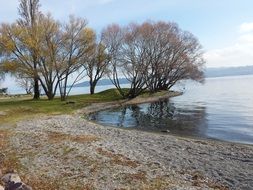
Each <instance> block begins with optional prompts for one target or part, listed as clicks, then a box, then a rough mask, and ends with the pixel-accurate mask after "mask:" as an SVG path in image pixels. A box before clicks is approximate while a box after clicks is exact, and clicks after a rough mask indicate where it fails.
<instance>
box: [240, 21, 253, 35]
mask: <svg viewBox="0 0 253 190" xmlns="http://www.w3.org/2000/svg"><path fill="white" fill-rule="evenodd" d="M239 31H240V32H241V33H247V32H253V22H245V23H242V24H241V25H240V27H239Z"/></svg>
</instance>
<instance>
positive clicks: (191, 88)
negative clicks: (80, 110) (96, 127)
mask: <svg viewBox="0 0 253 190" xmlns="http://www.w3.org/2000/svg"><path fill="white" fill-rule="evenodd" d="M252 85H253V76H251V75H248V76H234V77H220V78H208V79H206V82H205V84H203V85H201V84H197V83H192V82H187V83H186V84H181V85H178V86H177V88H176V89H177V90H178V89H179V90H183V91H184V94H183V95H182V96H178V97H174V98H171V99H170V100H167V101H162V102H156V103H146V104H141V105H135V106H127V107H121V108H117V109H112V110H106V111H101V112H98V113H95V114H92V115H91V116H90V119H91V120H93V121H95V122H97V123H100V124H102V125H105V126H114V127H122V128H128V129H138V130H145V131H153V132H168V133H170V134H175V135H180V136H193V137H200V138H214V139H219V140H224V141H230V142H240V143H247V144H253V86H252ZM165 134H166V133H165Z"/></svg>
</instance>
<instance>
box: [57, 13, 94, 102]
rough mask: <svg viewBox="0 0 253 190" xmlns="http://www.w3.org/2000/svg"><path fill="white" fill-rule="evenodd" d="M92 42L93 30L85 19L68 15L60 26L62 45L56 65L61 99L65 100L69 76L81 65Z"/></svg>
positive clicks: (92, 44)
mask: <svg viewBox="0 0 253 190" xmlns="http://www.w3.org/2000/svg"><path fill="white" fill-rule="evenodd" d="M94 43H95V32H94V31H93V30H92V29H90V28H88V27H87V21H86V20H85V19H82V18H75V17H74V16H70V19H69V22H68V23H67V24H64V25H63V26H62V46H61V48H60V50H59V57H60V62H59V63H60V64H59V65H58V66H57V74H58V80H59V81H60V83H59V87H60V94H61V99H62V100H65V99H66V96H67V95H68V92H67V85H68V79H69V76H70V75H71V74H72V73H74V72H76V71H78V70H79V69H80V67H81V66H83V62H86V60H85V59H87V57H88V54H90V53H89V52H90V51H92V49H93V46H94ZM81 73H83V72H81ZM79 76H81V75H78V76H77V78H76V80H74V82H76V81H77V80H78V77H79Z"/></svg>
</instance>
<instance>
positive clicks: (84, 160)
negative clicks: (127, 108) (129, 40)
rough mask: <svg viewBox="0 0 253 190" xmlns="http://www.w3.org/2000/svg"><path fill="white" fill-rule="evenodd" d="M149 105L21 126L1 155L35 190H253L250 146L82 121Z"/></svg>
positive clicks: (89, 108)
mask: <svg viewBox="0 0 253 190" xmlns="http://www.w3.org/2000/svg"><path fill="white" fill-rule="evenodd" d="M166 95H167V96H168V94H166ZM175 95H176V94H174V96H175ZM170 97H171V94H170ZM161 98H165V96H157V97H151V99H152V101H158V100H159V99H161ZM166 98H168V97H166ZM151 99H148V100H149V101H150V100H151ZM146 102H147V98H142V99H141V98H139V99H137V100H136V99H135V100H134V101H117V103H115V102H107V103H96V104H91V105H90V106H87V107H85V108H83V109H81V110H78V111H77V112H75V113H74V114H71V115H55V116H53V115H52V116H41V117H39V118H32V119H26V120H23V121H20V122H18V123H17V126H16V127H13V128H11V136H10V137H9V138H10V143H9V147H7V149H6V150H5V152H3V153H5V154H6V153H9V154H10V155H16V156H15V157H16V159H17V160H16V161H15V162H16V165H17V163H18V165H17V167H16V169H17V170H18V173H19V174H20V176H21V179H22V180H24V182H25V183H26V184H28V185H30V186H32V187H33V188H34V189H42V190H43V189H47V190H51V189H62V190H68V189H69V188H70V187H71V188H72V189H76V190H79V189H80V190H81V189H82V190H83V189H98V190H103V189H143V190H144V189H145V190H146V189H175V190H177V189H178V190H182V189H184V190H200V189H215V190H217V189H220V190H227V189H253V180H252V179H253V146H252V145H247V144H240V143H232V142H226V141H220V140H214V139H202V138H194V137H182V136H177V135H174V134H170V133H165V134H163V133H154V132H147V131H140V130H127V129H121V128H115V127H106V126H102V125H99V124H96V123H94V122H91V121H89V120H86V119H84V118H83V115H85V114H86V115H87V114H90V113H92V112H96V111H101V110H103V109H110V108H114V107H116V106H122V105H128V104H133V103H135V104H139V103H146ZM0 135H1V130H0ZM6 155H7V154H6ZM6 159H13V158H11V157H10V158H8V157H6ZM16 165H15V166H16Z"/></svg>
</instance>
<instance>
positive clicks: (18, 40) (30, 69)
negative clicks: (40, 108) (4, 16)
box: [0, 0, 41, 99]
mask: <svg viewBox="0 0 253 190" xmlns="http://www.w3.org/2000/svg"><path fill="white" fill-rule="evenodd" d="M39 7H40V4H39V0H20V5H19V9H18V10H19V15H20V18H19V19H18V21H17V22H15V23H13V24H2V25H1V28H0V47H1V49H2V56H1V61H2V62H3V63H4V64H5V66H6V67H5V68H7V69H10V70H11V71H15V72H16V73H23V74H24V75H27V76H31V78H33V80H34V99H39V97H40V90H39V77H38V73H37V66H38V61H39V56H40V55H39V50H40V42H41V41H40V35H39V32H40V31H39V29H38V25H39V22H40V18H41V12H40V11H39Z"/></svg>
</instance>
